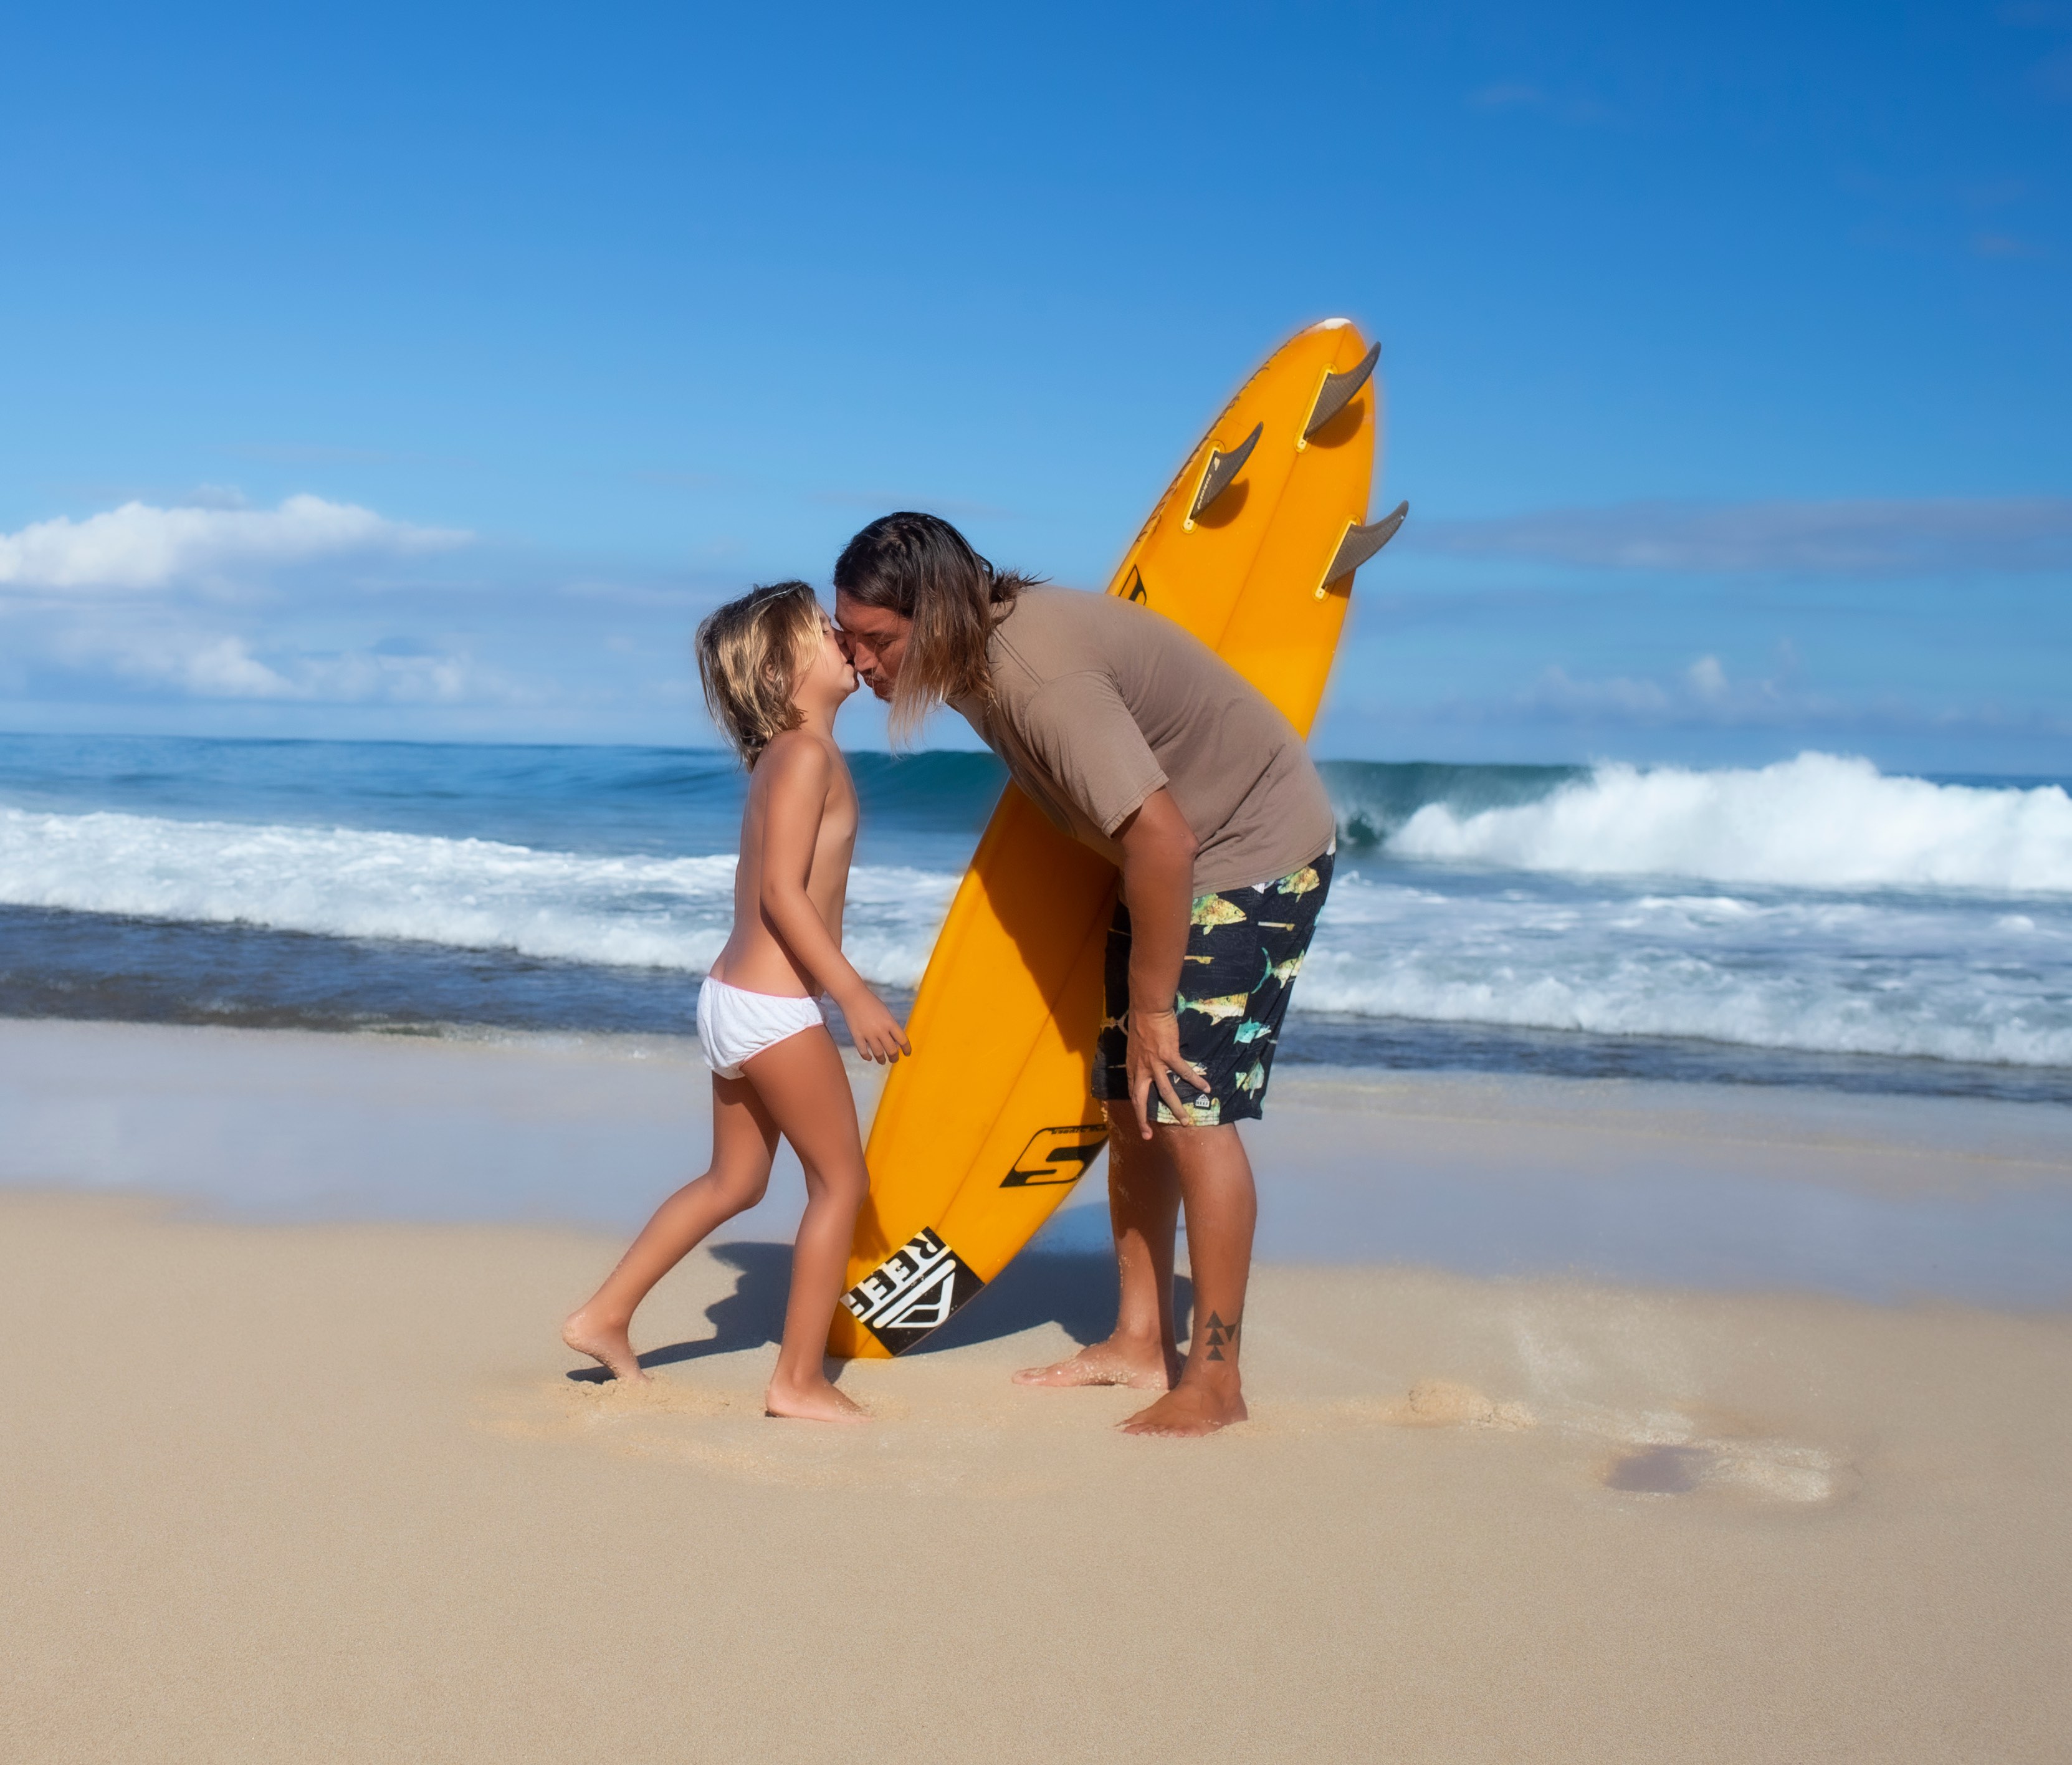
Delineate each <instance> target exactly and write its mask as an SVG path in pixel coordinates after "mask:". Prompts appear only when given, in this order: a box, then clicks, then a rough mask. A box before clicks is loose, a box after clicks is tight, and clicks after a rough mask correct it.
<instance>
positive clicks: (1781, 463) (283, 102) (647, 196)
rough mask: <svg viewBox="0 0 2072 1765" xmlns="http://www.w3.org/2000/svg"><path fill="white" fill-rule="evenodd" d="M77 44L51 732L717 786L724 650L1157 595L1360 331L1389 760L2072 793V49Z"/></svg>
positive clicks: (34, 614)
mask: <svg viewBox="0 0 2072 1765" xmlns="http://www.w3.org/2000/svg"><path fill="white" fill-rule="evenodd" d="M40 12H41V14H42V15H41V16H31V15H23V14H18V15H17V16H16V18H15V19H14V20H12V21H11V22H10V26H9V29H8V35H7V42H6V53H5V54H4V55H0V216H4V217H5V218H4V220H0V270H4V274H0V338H4V339H5V342H4V343H0V727H8V728H14V729H82V730H84V729H93V730H162V731H195V732H204V731H205V732H210V733H218V734H238V733H253V734H327V735H364V736H369V737H387V736H393V737H417V736H446V735H461V736H480V737H483V738H494V739H541V740H558V739H595V740H617V739H633V740H652V741H662V742H675V741H693V742H697V741H703V740H705V739H708V738H707V736H706V734H705V730H704V726H703V724H702V722H701V718H700V717H699V715H698V713H697V706H696V702H695V693H694V690H693V682H692V680H691V677H690V672H689V665H688V660H687V638H688V634H689V628H690V627H691V625H692V624H693V623H694V621H695V619H696V618H697V615H698V614H699V612H700V611H702V610H703V609H704V608H705V607H707V606H709V605H710V604H711V603H713V601H714V600H715V599H719V598H722V597H724V596H725V595H728V594H730V593H733V592H736V591H738V589H739V588H740V587H741V586H744V585H745V584H746V583H747V582H751V581H756V580H763V579H767V578H771V577H775V576H779V575H789V574H803V575H805V576H808V577H809V578H812V579H814V580H816V581H818V582H823V583H824V581H825V578H826V574H827V570H828V566H829V565H830V563H831V562H832V560H833V556H834V554H835V553H836V551H837V549H839V548H840V545H841V542H842V541H843V540H844V539H845V537H847V536H848V534H849V533H850V532H851V531H852V530H853V529H854V528H855V527H856V526H857V525H860V524H861V522H862V521H864V520H867V519H868V518H870V516H872V515H873V514H875V513H878V512H882V510H883V509H885V508H890V507H895V506H902V505H905V506H914V505H919V506H922V507H928V508H935V509H938V510H939V511H940V512H943V513H945V514H947V515H948V516H951V517H952V519H955V520H958V521H959V522H960V524H962V525H964V526H965V528H966V529H967V530H968V532H969V533H971V535H972V538H973V539H974V541H976V542H977V543H978V544H979V545H980V546H981V547H982V548H983V549H985V550H987V551H988V552H989V553H991V554H992V555H993V556H994V557H996V558H997V559H999V560H1001V562H1012V563H1013V564H1015V565H1017V566H1022V567H1023V568H1026V569H1030V570H1037V571H1040V572H1042V573H1045V574H1050V575H1051V576H1053V577H1054V578H1057V579H1059V580H1060V581H1064V582H1076V583H1081V584H1090V585H1098V584H1099V583H1100V582H1102V581H1104V579H1105V578H1106V576H1107V574H1108V570H1109V569H1110V567H1111V566H1112V563H1113V561H1114V559H1115V557H1116V554H1117V553H1118V552H1119V551H1120V548H1121V546H1122V545H1124V542H1125V541H1127V539H1128V537H1129V535H1130V534H1131V533H1133V531H1134V529H1135V528H1136V526H1137V523H1138V521H1139V520H1141V517H1142V515H1143V513H1144V512H1145V508H1147V506H1148V504H1149V501H1150V500H1151V499H1152V497H1153V496H1155V495H1156V493H1157V491H1158V489H1159V488H1161V485H1162V484H1163V483H1164V481H1165V478H1166V477H1167V476H1168V475H1169V474H1170V471H1172V469H1173V467H1174V465H1175V463H1176V462H1177V460H1178V458H1179V456H1181V455H1182V454H1184V452H1185V451H1186V448H1187V447H1188V446H1189V445H1190V443H1191V442H1192V441H1193V439H1194V436H1195V435H1196V434H1198V431H1199V430H1200V429H1201V427H1202V425H1203V424H1204V422H1206V421H1207V419H1208V418H1209V417H1211V415H1213V413H1214V412H1215V409H1216V408H1217V407H1218V405H1219V404H1220V403H1221V401H1223V398H1224V397H1227V394H1228V393H1229V392H1230V391H1231V389H1232V388H1233V387H1234V386H1235V385H1236V384H1237V383H1238V382H1239V381H1241V380H1242V379H1243V378H1244V376H1245V375H1246V374H1247V373H1248V372H1249V371H1250V369H1251V368H1252V366H1253V365H1255V364H1256V361H1257V360H1259V358H1260V357H1261V356H1263V355H1264V354H1265V353H1266V352H1267V351H1268V350H1269V349H1270V348H1272V347H1273V346H1274V345H1275V344H1276V343H1277V342H1278V341H1279V340H1280V339H1281V338H1282V337H1284V336H1285V335H1287V334H1288V333H1289V332H1290V331H1293V330H1294V329H1295V328H1297V327H1299V326H1300V325H1301V324H1303V323H1307V322H1309V321H1310V320H1313V319H1318V318H1322V317H1324V316H1326V315H1332V314H1338V313H1343V314H1346V315H1350V316H1351V317H1353V318H1354V319H1357V320H1358V321H1359V323H1361V324H1362V325H1363V327H1365V328H1366V329H1367V331H1369V332H1370V333H1371V335H1375V336H1377V337H1379V339H1381V340H1382V342H1383V344H1384V348H1385V354H1384V357H1383V372H1384V373H1385V375H1386V376H1387V393H1388V401H1389V430H1388V438H1387V464H1386V471H1385V475H1384V478H1383V482H1382V483H1381V484H1380V485H1379V487H1378V488H1377V490H1376V493H1375V501H1376V506H1377V508H1381V507H1386V506H1388V505H1389V504H1392V503H1393V502H1394V501H1395V500H1396V499H1397V498H1398V497H1400V496H1407V497H1408V498H1409V499H1410V500H1411V502H1412V508H1413V516H1412V523H1411V525H1409V526H1408V528H1406V529H1405V531H1404V534H1403V536H1402V537H1401V538H1400V540H1399V541H1397V542H1396V545H1393V546H1392V548H1391V549H1390V550H1389V551H1388V552H1387V553H1385V554H1383V557H1382V558H1381V559H1380V560H1379V562H1377V563H1376V564H1375V565H1374V566H1371V567H1370V568H1369V569H1368V570H1366V571H1365V572H1363V574H1362V577H1361V578H1360V582H1359V592H1358V595H1357V596H1356V602H1355V623H1354V626H1353V628H1352V630H1351V632H1350V636H1349V638H1348V640H1347V645H1346V649H1345V650H1344V652H1342V657H1341V665H1340V669H1339V673H1338V681H1337V684H1336V686H1335V687H1334V695H1333V697H1332V700H1331V701H1330V706H1329V708H1328V710H1327V713H1326V717H1325V718H1324V720H1323V722H1322V724H1321V725H1320V727H1319V730H1318V746H1319V747H1320V749H1321V750H1322V751H1325V752H1328V753H1334V754H1340V755H1351V754H1359V755H1371V756H1374V757H1378V758H1404V759H1408V758H1449V759H1516V760H1535V759H1564V760H1565V759H1585V758H1591V757H1598V756H1618V757H1624V758H1632V759H1665V760H1666V759H1691V760H1700V761H1708V762H1711V761H1723V760H1740V759H1767V758H1770V757H1774V756H1775V755H1780V754H1788V753H1790V752H1794V751H1797V750H1798V749H1799V748H1801V747H1808V746H1813V747H1824V748H1828V749H1831V750H1842V751H1854V752H1861V753H1866V754H1868V755H1871V756H1872V757H1873V758H1874V759H1877V760H1879V761H1880V762H1881V763H1884V764H1885V765H1888V766H1890V767H1909V768H1924V769H1928V770H1936V771H2025V772H2046V773H2058V774H2062V773H2067V772H2072V695H2068V694H2067V693H2066V689H2065V687H2064V684H2063V682H2064V680H2065V678H2066V676H2067V674H2068V672H2072V611H2068V595H2067V591H2068V590H2072V323H2068V322H2067V319H2068V315H2072V275H2069V274H2068V267H2072V224H2069V223H2072V6H2067V5H2055V6H2053V5H2047V4H2014V5H2008V6H1874V7H1873V6H1860V7H1857V6H1810V7H1809V6H1803V5H1802V6H1744V7H1740V8H1735V9H1730V10H1729V9H1704V10H1703V11H1702V12H1700V9H1691V8H1661V7H1654V6H1587V5H1585V6H1577V7H1567V8H1552V7H1545V6H1521V7H1506V6H1451V7H1445V8H1421V7H1420V8H1412V7H1408V6H1404V7H1342V6H1283V7H1276V8H1264V7H1259V6H1245V7H1237V6H1230V7H1219V6H1198V5H1196V6H1185V7H1182V6H1137V7H1129V8H1114V7H1091V6H1088V7H1081V6H1050V7H1046V8H1042V9H1014V13H1015V15H1013V16H1008V15H1006V14H1007V9H971V8H954V9H952V8H943V9H928V8H911V7H910V8H890V9H864V8H854V7H840V8H834V7H830V8H824V9H823V8H818V7H798V8H791V9H785V10H775V9H771V10H768V11H767V12H765V13H763V14H759V15H758V16H756V17H754V18H743V17H742V16H739V15H738V11H737V10H734V9H730V10H727V11H725V12H722V10H720V9H717V8H715V9H696V8H685V7H672V8H664V7H658V6H640V5H620V6H613V7H611V8H608V9H606V8H590V9H575V8H568V7H553V8H548V7H538V6H512V5H506V6H499V7H495V8H493V9H492V8H488V7H479V8H468V7H457V6H415V7H409V8H403V7H389V6H380V5H371V4H370V5H360V6H355V7H353V8H351V9H345V8H336V9H283V8H277V7H259V6H252V7H249V8H235V7H225V6H207V5H200V6H187V7H182V8H173V7H162V8H128V7H119V6H81V7H77V8H71V9H62V10H61V9H57V8H43V9H40ZM881 729H882V726H881V725H879V724H878V722H876V721H875V719H874V717H873V716H872V715H871V714H870V713H869V712H867V711H865V712H859V713H858V714H855V715H854V718H853V726H849V734H851V735H852V737H853V739H856V740H857V741H858V742H859V743H874V742H876V741H878V740H880V739H882V735H881V734H879V731H880V730H881ZM960 734H961V731H960V727H959V726H956V724H955V723H954V722H953V721H952V722H939V723H938V724H937V725H935V726H932V728H931V739H937V740H945V741H947V740H954V739H956V738H957V737H958V736H959V735H960Z"/></svg>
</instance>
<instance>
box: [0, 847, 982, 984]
mask: <svg viewBox="0 0 2072 1765" xmlns="http://www.w3.org/2000/svg"><path fill="white" fill-rule="evenodd" d="M734 862H735V861H734V856H733V855H732V854H714V855H710V856H705V857H692V858H655V857H615V856H609V855H593V854H580V853H569V852H553V851H541V850H535V849H533V848H532V847H529V846H523V845H508V844H504V843H501V842H500V841H493V840H479V839H466V840H454V839H442V838H439V837H435V836H431V835H426V834H417V833H385V832H381V831H379V830H369V829H355V828H302V827H287V826H277V825H261V826H248V825H239V824H236V823H232V822H221V821H175V820H171V819H167V818H165V817H155V816H140V815H125V814H117V813H108V812H100V813H92V814H86V815H59V814H45V813H35V812H31V811H26V810H22V809H10V808H0V902H4V903H6V904H7V905H10V906H14V907H62V908H68V909H70V910H72V911H80V912H89V913H112V914H125V915H133V916H134V917H138V918H143V919H158V920H187V921H190V922H199V923H203V924H244V925H254V926H263V927H266V928H269V929H272V930H276V931H289V932H315V933H318V934H320V935H324V936H334V937H356V938H405V939H414V940H420V941H424V942H429V943H434V944H450V945H454V946H458V947H459V948H467V949H480V950H508V951H512V952H517V953H519V954H521V955H524V956H532V957H549V958H556V959H561V960H565V961H578V962H591V963H602V964H606V965H615V966H622V967H644V968H662V969H682V970H685V971H686V972H688V973H703V972H704V971H705V969H706V968H707V967H709V965H710V964H711V962H712V961H713V957H716V956H717V954H718V953H719V950H720V948H721V946H722V944H725V943H726V937H727V933H728V930H729V928H730V926H731V924H732V922H733V914H734ZM955 887H956V878H955V877H953V876H948V875H945V874H942V873H940V872H934V871H924V870H908V869H904V868H902V867H898V866H861V865H860V866H857V868H856V869H855V870H853V872H852V873H851V875H850V882H849V902H850V916H849V917H850V925H849V934H850V935H849V948H850V952H851V955H852V957H853V959H854V960H856V961H857V965H858V967H859V968H860V969H861V970H862V972H863V973H865V976H866V977H867V978H869V979H870V980H873V981H877V982H878V983H880V984H882V985H892V986H911V985H915V983H916V982H917V981H919V978H920V974H921V970H922V969H923V968H924V967H925V966H926V965H927V957H928V951H929V949H930V948H931V946H932V944H933V943H934V941H935V930H936V928H937V927H938V926H939V924H940V923H941V920H942V917H943V914H944V913H945V912H946V911H948V905H949V898H950V895H951V894H952V891H954V889H955Z"/></svg>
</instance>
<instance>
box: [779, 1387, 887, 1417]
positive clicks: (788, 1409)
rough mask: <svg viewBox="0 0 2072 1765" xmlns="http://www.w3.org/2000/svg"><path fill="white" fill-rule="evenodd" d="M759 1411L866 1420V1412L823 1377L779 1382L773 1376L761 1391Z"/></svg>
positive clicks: (790, 1415)
mask: <svg viewBox="0 0 2072 1765" xmlns="http://www.w3.org/2000/svg"><path fill="white" fill-rule="evenodd" d="M763 1414H764V1415H766V1416H782V1417H786V1418H787V1419H789V1420H791V1421H843V1422H859V1421H870V1411H869V1410H867V1409H865V1408H864V1407H863V1406H862V1405H861V1404H857V1403H853V1402H851V1401H849V1399H848V1398H847V1397H844V1396H843V1395H842V1394H841V1393H840V1392H839V1391H837V1390H836V1389H835V1388H834V1387H833V1385H832V1384H829V1383H828V1381H827V1380H824V1379H820V1380H812V1381H811V1382H809V1383H800V1384H779V1383H778V1381H777V1380H775V1379H773V1380H771V1381H770V1386H769V1389H767V1391H765V1392H764V1393H763Z"/></svg>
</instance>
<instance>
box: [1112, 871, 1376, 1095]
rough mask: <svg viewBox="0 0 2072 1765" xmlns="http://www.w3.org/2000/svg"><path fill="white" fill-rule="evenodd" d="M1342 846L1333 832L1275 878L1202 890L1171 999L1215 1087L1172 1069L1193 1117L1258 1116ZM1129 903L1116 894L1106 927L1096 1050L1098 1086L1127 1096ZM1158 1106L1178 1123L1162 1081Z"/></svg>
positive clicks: (1189, 1050) (1183, 1047)
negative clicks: (1309, 857) (1322, 848)
mask: <svg viewBox="0 0 2072 1765" xmlns="http://www.w3.org/2000/svg"><path fill="white" fill-rule="evenodd" d="M1336 851H1337V845H1336V843H1335V842H1334V844H1333V845H1332V847H1331V848H1330V850H1327V851H1326V852H1325V853H1324V854H1323V855H1322V857H1320V858H1317V859H1316V860H1315V861H1314V862H1312V863H1309V864H1305V865H1304V866H1302V867H1301V869H1300V870H1293V871H1291V872H1289V874H1287V875H1286V876H1284V877H1278V878H1275V879H1274V880H1273V881H1272V882H1260V883H1257V884H1256V885H1254V886H1253V887H1250V888H1239V889H1226V890H1224V891H1223V893H1221V894H1220V895H1197V896H1196V897H1195V898H1194V915H1193V918H1192V920H1191V921H1190V924H1189V925H1188V928H1187V953H1186V956H1185V957H1183V958H1182V961H1181V964H1180V996H1179V998H1177V999H1176V1000H1175V1001H1174V1006H1173V1009H1174V1011H1176V1012H1177V1013H1178V1015H1179V1018H1180V1052H1181V1054H1182V1056H1183V1057H1184V1058H1185V1059H1188V1060H1190V1061H1191V1062H1192V1063H1193V1064H1194V1065H1195V1066H1196V1067H1198V1068H1200V1070H1201V1072H1202V1074H1203V1075H1204V1076H1206V1077H1207V1080H1208V1081H1209V1088H1208V1089H1207V1091H1202V1090H1200V1089H1198V1088H1196V1086H1195V1085H1194V1083H1193V1081H1192V1080H1189V1079H1186V1078H1185V1077H1183V1076H1182V1075H1180V1074H1179V1073H1177V1072H1176V1073H1174V1075H1173V1089H1174V1092H1176V1093H1177V1094H1178V1096H1179V1099H1180V1101H1181V1102H1182V1103H1183V1104H1184V1105H1186V1116H1185V1120H1186V1123H1187V1125H1190V1126H1192V1127H1198V1128H1207V1127H1214V1126H1215V1125H1216V1124H1217V1123H1219V1122H1222V1121H1256V1120H1258V1118H1259V1117H1260V1102H1261V1101H1262V1100H1263V1099H1264V1096H1265V1095H1266V1081H1267V1078H1268V1075H1269V1074H1271V1072H1272V1070H1273V1045H1274V1043H1275V1042H1276V1040H1278V1039H1279V1038H1280V1035H1281V1019H1282V1018H1285V1017H1286V1016H1287V1014H1288V998H1289V994H1291V993H1293V991H1294V990H1295V977H1296V976H1297V974H1299V973H1301V969H1302V958H1303V956H1304V955H1305V952H1307V951H1308V949H1309V937H1310V934H1311V933H1312V932H1314V931H1315V930H1316V929H1317V915H1318V913H1319V912H1320V911H1322V908H1323V905H1324V897H1325V896H1326V895H1328V894H1329V893H1330V888H1331V864H1332V860H1333V857H1334V854H1335V853H1336ZM1129 946H1130V936H1129V909H1128V908H1127V907H1124V906H1123V905H1122V904H1121V903H1120V902H1117V903H1116V909H1115V919H1114V920H1113V922H1112V924H1110V925H1109V927H1108V964H1107V972H1106V981H1107V993H1108V998H1107V1004H1106V1006H1105V1008H1104V1010H1105V1014H1104V1017H1103V1018H1102V1020H1101V1032H1100V1043H1099V1044H1098V1046H1097V1047H1096V1051H1095V1055H1094V1082H1093V1093H1094V1095H1095V1096H1096V1097H1099V1098H1100V1099H1102V1100H1103V1101H1115V1102H1118V1103H1127V1102H1128V1101H1129V1071H1128V1057H1129V1054H1128V1038H1127V1037H1126V1036H1125V1035H1124V1033H1123V1027H1122V1026H1123V1019H1124V1015H1125V1014H1127V1013H1128V1010H1129ZM1151 1106H1152V1119H1153V1121H1162V1122H1165V1123H1167V1124H1169V1125H1172V1124H1174V1123H1175V1121H1176V1120H1177V1119H1178V1118H1176V1117H1174V1113H1173V1111H1172V1109H1171V1107H1170V1105H1168V1104H1167V1103H1166V1101H1165V1099H1164V1098H1163V1097H1161V1096H1159V1094H1158V1092H1157V1089H1156V1088H1153V1091H1152V1093H1151Z"/></svg>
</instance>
